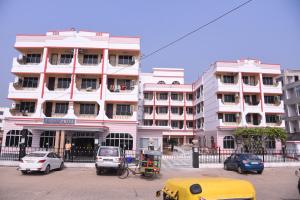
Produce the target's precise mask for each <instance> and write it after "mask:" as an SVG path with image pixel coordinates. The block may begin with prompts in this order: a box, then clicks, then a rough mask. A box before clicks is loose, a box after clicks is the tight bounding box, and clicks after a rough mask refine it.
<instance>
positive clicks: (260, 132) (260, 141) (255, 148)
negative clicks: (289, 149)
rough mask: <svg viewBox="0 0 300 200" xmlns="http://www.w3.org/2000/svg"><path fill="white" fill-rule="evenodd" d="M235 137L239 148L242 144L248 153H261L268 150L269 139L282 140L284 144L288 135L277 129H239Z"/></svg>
mask: <svg viewBox="0 0 300 200" xmlns="http://www.w3.org/2000/svg"><path fill="white" fill-rule="evenodd" d="M234 137H235V140H236V143H237V148H238V145H239V144H241V145H242V148H243V150H245V151H246V152H252V153H260V152H261V151H262V149H265V148H266V141H267V139H274V140H280V141H281V143H282V144H284V143H285V141H286V139H287V133H286V132H285V130H284V129H282V128H276V127H259V128H237V129H236V130H235V133H234Z"/></svg>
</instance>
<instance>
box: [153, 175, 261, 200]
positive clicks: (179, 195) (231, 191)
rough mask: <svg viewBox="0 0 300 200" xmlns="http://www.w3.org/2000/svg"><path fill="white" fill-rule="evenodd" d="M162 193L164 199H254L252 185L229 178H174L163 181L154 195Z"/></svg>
mask: <svg viewBox="0 0 300 200" xmlns="http://www.w3.org/2000/svg"><path fill="white" fill-rule="evenodd" d="M161 192H162V193H163V199H164V200H175V199H176V200H216V199H240V200H242V199H245V200H246V199H247V200H248V199H249V200H255V199H256V193H255V189H254V187H253V185H252V184H251V183H250V182H248V181H245V180H239V179H229V178H203V179H201V178H174V179H169V180H167V182H166V183H165V185H164V187H163V189H162V190H159V191H157V192H156V197H159V196H160V195H161Z"/></svg>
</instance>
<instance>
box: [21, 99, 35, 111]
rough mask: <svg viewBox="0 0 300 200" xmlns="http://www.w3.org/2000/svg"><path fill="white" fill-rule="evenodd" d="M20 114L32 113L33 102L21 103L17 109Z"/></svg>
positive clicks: (33, 108) (33, 109)
mask: <svg viewBox="0 0 300 200" xmlns="http://www.w3.org/2000/svg"><path fill="white" fill-rule="evenodd" d="M19 111H20V112H28V113H34V111H35V102H29V101H28V102H21V103H20V107H19Z"/></svg>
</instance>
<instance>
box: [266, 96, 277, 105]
mask: <svg viewBox="0 0 300 200" xmlns="http://www.w3.org/2000/svg"><path fill="white" fill-rule="evenodd" d="M264 98H265V103H266V104H275V96H264Z"/></svg>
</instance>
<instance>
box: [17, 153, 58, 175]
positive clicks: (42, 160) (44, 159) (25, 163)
mask: <svg viewBox="0 0 300 200" xmlns="http://www.w3.org/2000/svg"><path fill="white" fill-rule="evenodd" d="M63 168H64V161H63V159H62V158H61V157H60V156H58V155H57V154H56V153H54V152H51V151H35V152H32V153H30V154H28V155H26V156H25V157H23V158H22V160H21V162H20V164H19V168H18V170H20V171H21V172H22V174H27V173H28V172H33V171H36V172H44V173H45V174H48V173H49V172H50V171H51V170H54V169H59V170H62V169H63Z"/></svg>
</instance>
